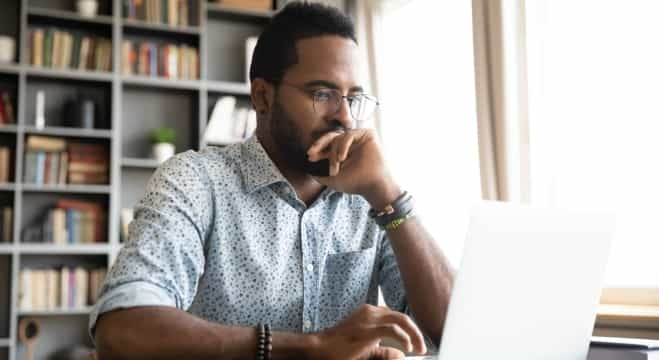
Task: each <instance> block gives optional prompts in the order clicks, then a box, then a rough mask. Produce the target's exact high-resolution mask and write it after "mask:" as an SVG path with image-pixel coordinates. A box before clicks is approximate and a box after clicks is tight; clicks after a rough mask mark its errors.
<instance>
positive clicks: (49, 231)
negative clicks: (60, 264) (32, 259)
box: [23, 199, 107, 245]
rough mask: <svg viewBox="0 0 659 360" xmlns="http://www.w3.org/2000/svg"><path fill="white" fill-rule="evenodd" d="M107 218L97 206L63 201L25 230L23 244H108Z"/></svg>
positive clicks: (75, 201) (101, 208)
mask: <svg viewBox="0 0 659 360" xmlns="http://www.w3.org/2000/svg"><path fill="white" fill-rule="evenodd" d="M106 228H107V227H106V215H105V211H103V207H102V206H101V205H99V204H97V203H93V202H87V201H79V200H73V199H60V200H59V201H58V202H57V204H56V205H55V206H54V207H53V208H51V209H49V210H48V211H47V212H46V213H45V214H44V216H43V218H41V219H40V221H38V222H37V223H36V224H33V225H32V226H29V227H27V228H25V230H24V231H23V242H26V243H50V244H56V245H66V244H91V243H103V242H105V238H106V237H105V230H106Z"/></svg>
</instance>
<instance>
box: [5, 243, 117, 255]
mask: <svg viewBox="0 0 659 360" xmlns="http://www.w3.org/2000/svg"><path fill="white" fill-rule="evenodd" d="M17 249H18V252H19V253H21V254H82V255H97V254H107V253H108V252H109V251H110V246H109V245H108V244H105V243H104V244H73V245H55V244H34V243H22V244H19V245H18V247H17Z"/></svg>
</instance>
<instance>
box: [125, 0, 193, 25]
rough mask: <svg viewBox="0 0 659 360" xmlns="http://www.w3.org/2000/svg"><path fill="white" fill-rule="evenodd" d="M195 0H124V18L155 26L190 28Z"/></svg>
mask: <svg viewBox="0 0 659 360" xmlns="http://www.w3.org/2000/svg"><path fill="white" fill-rule="evenodd" d="M192 1H193V0H123V12H124V17H125V18H127V19H130V20H141V21H146V22H149V23H154V24H167V25H170V26H188V25H189V24H190V21H189V18H190V9H195V7H194V6H193V4H192Z"/></svg>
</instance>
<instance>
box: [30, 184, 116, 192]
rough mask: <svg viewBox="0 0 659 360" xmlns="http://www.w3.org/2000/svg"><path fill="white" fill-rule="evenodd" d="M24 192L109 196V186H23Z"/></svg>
mask: <svg viewBox="0 0 659 360" xmlns="http://www.w3.org/2000/svg"><path fill="white" fill-rule="evenodd" d="M22 187H23V191H25V192H44V193H70V194H76V193H80V194H109V193H110V192H111V190H112V188H111V187H110V185H68V184H67V185H37V184H23V185H22Z"/></svg>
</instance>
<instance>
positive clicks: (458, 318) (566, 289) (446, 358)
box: [408, 202, 615, 360]
mask: <svg viewBox="0 0 659 360" xmlns="http://www.w3.org/2000/svg"><path fill="white" fill-rule="evenodd" d="M614 223H615V218H614V216H613V215H612V214H608V213H603V212H592V211H576V210H559V209H542V208H536V207H530V206H524V205H513V204H506V203H495V202H485V203H483V204H481V205H479V206H477V207H475V208H474V209H473V211H472V216H471V221H470V224H469V230H468V234H467V239H466V242H465V245H464V249H463V254H462V262H461V263H460V267H459V270H458V273H457V278H456V282H455V287H454V290H453V294H452V295H451V302H450V305H449V310H448V318H447V320H446V325H445V327H444V333H443V337H442V341H441V345H440V350H439V354H437V355H433V356H425V357H423V356H421V357H419V356H417V357H408V359H439V360H474V359H495V360H498V359H502V360H503V359H505V360H544V359H547V360H549V359H552V360H553V359H555V360H577V359H578V360H584V359H586V356H587V353H588V345H589V341H590V337H591V334H592V330H593V326H594V322H595V314H596V310H597V304H598V302H599V296H600V292H601V286H602V281H603V277H604V270H605V267H606V263H607V258H608V253H609V248H610V244H611V241H612V237H613V232H614V226H615V224H614Z"/></svg>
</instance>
